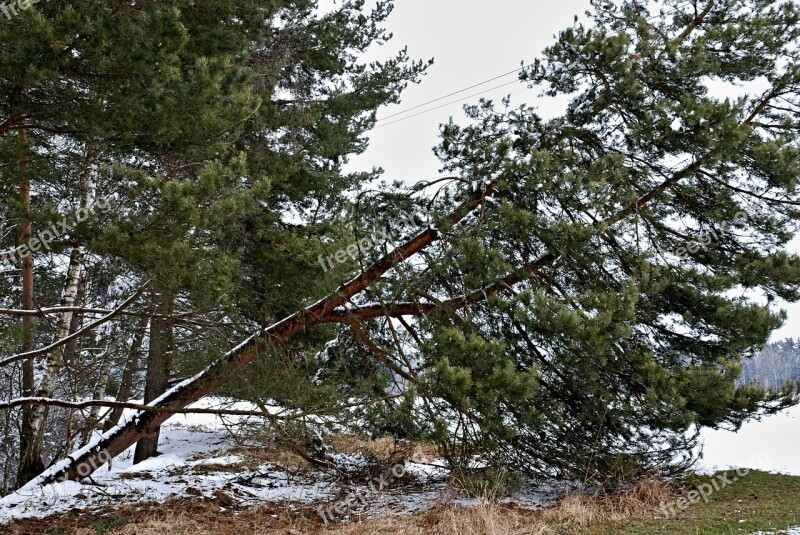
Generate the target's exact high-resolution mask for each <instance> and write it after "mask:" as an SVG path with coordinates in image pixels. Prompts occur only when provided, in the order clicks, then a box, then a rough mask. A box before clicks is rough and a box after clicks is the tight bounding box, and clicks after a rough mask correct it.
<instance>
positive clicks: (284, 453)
mask: <svg viewBox="0 0 800 535" xmlns="http://www.w3.org/2000/svg"><path fill="white" fill-rule="evenodd" d="M230 454H231V455H239V456H241V457H242V458H243V460H242V462H240V463H236V464H234V465H232V466H236V467H241V468H248V469H250V470H256V469H258V468H259V467H260V466H262V465H264V464H266V463H270V464H271V465H273V466H276V467H278V468H281V469H283V470H311V469H312V468H313V467H312V466H311V464H309V463H308V462H307V461H306V460H305V459H303V458H302V457H300V456H299V455H297V454H296V453H293V452H292V451H290V450H289V449H288V448H286V447H284V446H281V445H277V444H272V445H270V446H264V447H261V448H233V449H231V450H230ZM201 466H202V465H201Z"/></svg>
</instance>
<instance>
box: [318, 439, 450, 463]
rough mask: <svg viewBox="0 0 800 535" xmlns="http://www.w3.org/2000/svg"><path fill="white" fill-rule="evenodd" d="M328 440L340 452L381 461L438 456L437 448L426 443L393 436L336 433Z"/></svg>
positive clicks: (426, 460)
mask: <svg viewBox="0 0 800 535" xmlns="http://www.w3.org/2000/svg"><path fill="white" fill-rule="evenodd" d="M327 441H328V442H329V443H330V445H331V446H333V449H335V450H336V451H337V452H339V453H344V454H345V455H358V454H361V455H364V456H365V457H367V458H368V459H375V460H377V461H381V462H401V461H409V460H410V461H423V462H430V461H431V460H433V459H435V458H436V448H435V447H434V446H432V445H429V444H424V443H418V442H415V443H409V442H399V441H396V440H395V439H394V438H392V437H382V438H378V439H375V440H368V439H364V438H362V437H358V436H355V435H334V436H329V437H327Z"/></svg>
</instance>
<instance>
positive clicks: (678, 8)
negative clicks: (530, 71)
mask: <svg viewBox="0 0 800 535" xmlns="http://www.w3.org/2000/svg"><path fill="white" fill-rule="evenodd" d="M691 4H692V0H685V1H683V2H680V3H678V4H677V5H676V6H674V8H673V9H672V10H671V11H669V12H666V13H659V14H657V15H651V16H650V17H643V18H644V19H645V20H647V21H650V20H652V19H656V18H661V17H663V16H665V15H674V14H676V13H679V12H680V11H681V9H682V8H683V7H686V6H688V5H691ZM533 65H535V64H534V63H529V64H527V65H523V66H522V67H520V68H518V69H514V70H513V71H509V72H507V73H504V74H501V75H499V76H495V77H494V78H489V79H488V80H484V81H483V82H480V83H477V84H474V85H471V86H469V87H465V88H464V89H459V90H458V91H454V92H452V93H449V94H447V95H444V96H442V97H439V98H435V99H433V100H430V101H428V102H424V103H422V104H419V105H417V106H414V107H412V108H408V109H406V110H402V111H399V112H397V113H393V114H391V115H387V116H386V117H382V118H381V119H378V120H377V121H375V124H376V126H375V128H381V127H384V126H389V125H390V124H395V123H399V122H402V121H405V120H406V119H412V118H414V117H419V116H420V115H425V114H426V113H429V112H432V111H436V110H439V109H442V108H446V107H447V106H452V105H453V104H458V103H459V102H463V101H465V100H468V99H470V98H474V97H477V96H480V95H483V94H485V93H488V92H490V91H494V90H495V89H500V88H503V87H506V86H509V85H512V84H515V83H517V82H519V80H514V81H513V82H508V83H505V84H502V85H498V86H495V87H492V88H490V89H486V90H484V91H481V92H479V93H475V94H472V95H469V96H466V97H462V98H460V99H459V100H454V101H452V102H448V103H447V104H442V105H441V106H436V107H435V108H430V109H428V110H424V111H421V112H419V113H415V114H413V115H409V116H407V117H403V118H401V119H397V120H395V121H390V122H388V123H385V122H383V121H386V120H388V119H391V118H393V117H398V116H400V115H405V114H406V113H409V112H412V111H414V110H418V109H420V108H424V107H425V106H428V105H430V104H435V103H437V102H441V101H442V100H444V99H446V98H449V97H452V96H455V95H458V94H461V93H464V92H466V91H469V90H470V89H475V88H476V87H480V86H482V85H486V84H488V83H489V82H494V81H495V80H500V79H501V78H505V77H506V76H509V75H511V74H516V73H518V72H520V71H521V70H523V69H527V68H528V67H532V66H533Z"/></svg>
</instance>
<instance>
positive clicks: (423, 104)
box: [376, 63, 534, 123]
mask: <svg viewBox="0 0 800 535" xmlns="http://www.w3.org/2000/svg"><path fill="white" fill-rule="evenodd" d="M533 65H534V64H533V63H531V64H529V65H523V66H522V67H520V68H518V69H514V70H513V71H508V72H507V73H505V74H501V75H500V76H495V77H494V78H489V79H488V80H484V81H483V82H480V83H478V84H475V85H471V86H469V87H465V88H464V89H459V90H458V91H454V92H453V93H450V94H447V95H445V96H443V97H439V98H435V99H433V100H429V101H428V102H424V103H422V104H420V105H418V106H414V107H413V108H408V109H407V110H403V111H398V112H397V113H393V114H391V115H387V116H386V117H383V118H381V119H378V120H377V121H376V122H378V123H380V122H383V121H385V120H387V119H391V118H392V117H397V116H398V115H404V114H406V113H408V112H410V111H414V110H418V109H420V108H424V107H425V106H428V105H429V104H435V103H437V102H440V101H442V100H444V99H446V98H450V97H452V96H455V95H458V94H460V93H464V92H465V91H469V90H470V89H475V88H476V87H480V86H482V85H486V84H488V83H489V82H494V81H495V80H499V79H501V78H505V77H506V76H508V75H510V74H517V73H518V72H519V71H521V70H522V69H527V68H528V67H532V66H533ZM515 81H516V80H515ZM464 98H470V97H464Z"/></svg>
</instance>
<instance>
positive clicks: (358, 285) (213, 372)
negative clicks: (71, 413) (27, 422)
mask: <svg viewBox="0 0 800 535" xmlns="http://www.w3.org/2000/svg"><path fill="white" fill-rule="evenodd" d="M492 194H493V193H492V190H491V189H487V190H486V191H484V192H475V193H474V194H472V195H470V197H469V198H467V200H465V201H464V202H463V203H462V204H461V205H459V207H457V208H456V210H454V211H453V213H451V214H450V216H449V217H448V218H446V219H445V222H446V223H448V224H456V223H458V222H459V221H461V220H462V219H463V218H464V217H466V216H467V215H469V214H470V213H471V212H472V211H473V210H474V209H475V208H477V207H478V206H480V204H481V202H482V201H483V199H484V195H487V196H488V195H492ZM438 239H439V231H438V230H436V229H435V228H432V227H431V228H428V229H427V230H425V231H423V232H422V233H420V234H418V235H417V236H416V237H414V238H412V239H411V240H409V241H408V242H406V243H405V244H403V245H402V246H400V247H398V248H396V249H395V250H394V251H392V252H390V253H387V254H386V255H384V256H383V257H382V258H381V259H380V260H379V261H378V262H376V263H375V264H373V265H372V266H371V267H370V268H369V269H367V270H366V271H364V272H362V273H361V274H360V275H359V276H357V277H356V278H354V279H353V280H351V281H350V282H347V283H346V284H343V285H342V286H340V287H339V288H338V289H337V290H336V291H335V292H333V293H331V294H330V295H328V296H327V297H326V298H324V299H321V300H320V301H317V302H316V303H314V304H313V305H310V306H308V307H306V308H304V309H302V310H298V311H297V312H295V313H294V314H292V315H290V316H288V317H286V318H284V319H283V320H281V321H279V322H278V323H275V324H273V325H271V326H270V327H266V328H264V329H262V330H260V331H259V332H258V333H256V334H254V335H253V336H251V337H250V338H248V339H247V340H245V341H244V342H242V343H241V344H239V345H238V346H237V347H236V348H234V349H233V350H231V351H229V352H228V353H227V354H226V355H225V356H223V357H222V358H220V359H219V360H217V361H216V362H215V363H214V364H212V365H211V366H209V367H208V368H206V369H205V370H204V371H203V372H201V373H199V374H197V375H196V376H195V377H193V378H191V379H188V380H186V381H183V382H182V383H180V384H178V385H176V386H174V387H173V388H171V389H170V390H169V392H168V393H165V394H164V395H163V396H161V397H160V398H159V399H158V400H156V401H154V402H153V403H151V405H152V406H153V407H154V408H157V409H166V410H164V411H158V412H153V411H146V412H145V411H142V412H139V413H137V415H136V416H135V417H134V418H131V419H130V420H128V421H127V422H125V423H124V424H122V425H119V426H117V427H115V428H113V429H110V430H109V431H108V432H106V433H105V434H104V435H103V436H102V437H100V438H98V439H96V440H93V441H92V442H91V443H90V444H89V445H88V446H86V447H85V448H82V449H81V450H79V451H76V452H74V453H73V454H72V455H70V458H71V459H72V460H71V461H70V462H69V463H66V464H62V465H59V466H58V467H54V468H53V469H51V470H48V471H47V472H45V473H43V474H41V475H40V476H39V477H37V478H36V480H35V481H33V482H31V486H33V485H46V484H49V483H55V482H58V481H64V480H78V479H81V478H84V477H87V476H88V475H90V474H92V473H93V472H94V471H95V470H97V469H98V468H100V467H101V466H103V465H105V464H106V463H107V462H109V460H110V459H113V458H114V457H116V456H117V455H119V454H121V453H122V452H124V451H125V450H127V449H128V448H129V447H131V446H132V445H133V444H135V443H136V442H138V441H139V440H141V439H142V438H145V437H146V436H147V435H149V434H151V433H153V432H154V431H156V430H158V429H159V427H160V426H161V424H163V423H164V422H166V421H167V420H169V418H170V417H171V416H172V413H170V412H169V409H182V408H185V407H187V406H189V405H191V404H192V403H194V402H196V401H199V400H200V399H202V398H203V397H205V396H207V395H209V394H211V393H212V392H214V390H216V389H217V388H219V386H221V385H222V384H223V383H225V382H226V381H227V379H228V378H229V377H230V376H231V374H233V373H235V372H236V371H237V370H239V369H241V368H243V367H244V366H246V365H248V364H250V363H251V362H253V361H255V360H256V359H258V358H259V356H260V354H261V352H262V351H263V349H264V348H265V346H267V345H268V344H274V343H280V342H281V341H284V340H287V339H289V338H291V337H292V336H294V335H295V334H297V333H299V332H302V331H304V330H306V329H307V328H309V327H311V326H313V325H316V324H318V323H320V322H321V321H323V320H324V319H325V318H327V317H328V316H330V315H331V314H332V313H333V312H334V310H336V309H337V308H339V307H343V306H345V305H346V304H347V302H348V301H349V300H350V299H351V298H352V297H354V296H356V295H358V294H360V293H361V292H363V291H364V290H365V289H367V288H369V287H370V286H371V285H372V284H373V283H374V282H375V281H376V280H378V279H379V278H380V277H381V276H383V274H385V273H386V272H387V271H389V270H390V269H392V267H394V266H395V265H397V264H398V263H400V262H403V261H405V260H407V259H408V258H410V257H413V256H414V255H416V254H417V253H419V252H420V251H422V250H424V249H425V248H426V247H428V246H430V245H431V244H432V243H434V242H436V241H437V240H438Z"/></svg>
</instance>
